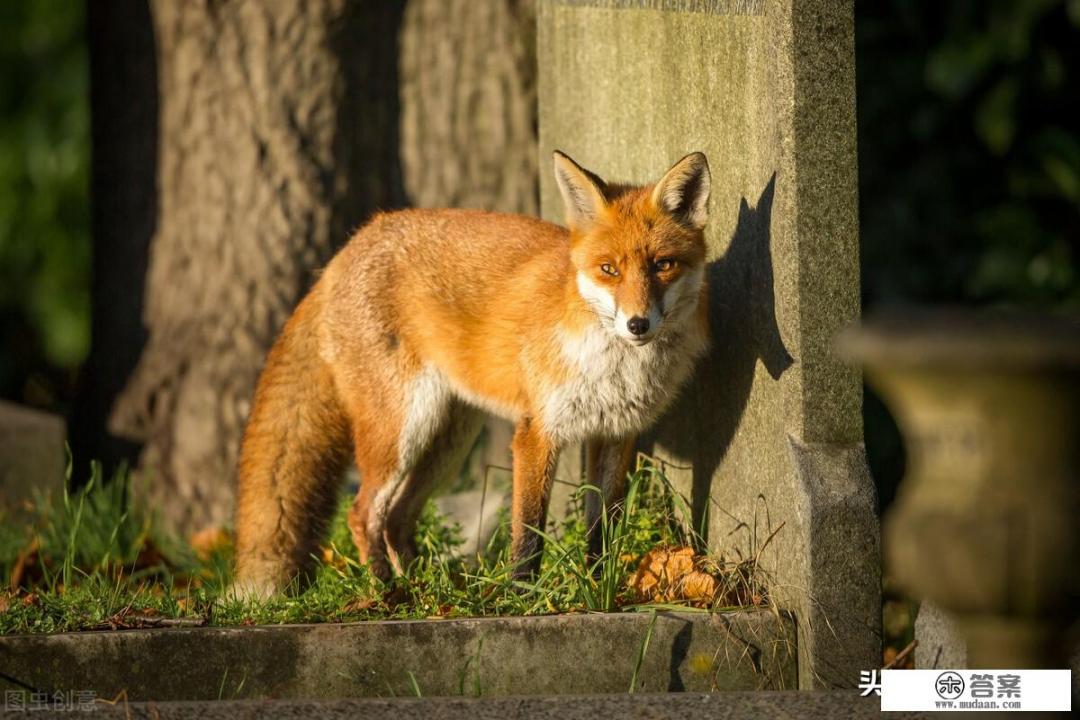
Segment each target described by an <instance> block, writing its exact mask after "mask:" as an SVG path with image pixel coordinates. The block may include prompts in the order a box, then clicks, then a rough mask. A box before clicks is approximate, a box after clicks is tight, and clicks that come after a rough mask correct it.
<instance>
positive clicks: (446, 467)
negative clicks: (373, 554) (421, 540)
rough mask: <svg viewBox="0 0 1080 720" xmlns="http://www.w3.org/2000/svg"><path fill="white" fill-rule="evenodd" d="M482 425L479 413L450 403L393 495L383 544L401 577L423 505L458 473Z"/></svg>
mask: <svg viewBox="0 0 1080 720" xmlns="http://www.w3.org/2000/svg"><path fill="white" fill-rule="evenodd" d="M483 424H484V416H483V414H482V413H481V412H480V411H478V410H476V409H475V408H472V407H469V406H468V405H466V404H465V403H463V402H460V401H457V400H455V401H452V403H451V406H450V408H449V410H448V412H447V416H446V420H445V422H444V424H443V426H442V428H441V429H440V431H439V432H438V433H437V434H436V435H435V437H434V438H433V439H432V441H431V444H430V445H429V446H428V448H427V450H426V451H425V452H424V453H423V455H422V456H421V458H420V461H419V462H418V463H417V464H416V466H415V467H414V468H413V470H412V472H411V473H409V475H408V477H407V478H406V479H405V481H404V483H402V485H401V487H400V489H399V490H398V491H397V493H396V494H395V495H394V498H393V499H392V501H391V504H390V509H389V514H388V515H387V518H386V529H385V540H386V549H387V555H388V557H389V560H390V564H391V565H392V566H393V568H394V569H395V570H396V571H397V572H398V573H404V572H405V570H406V569H407V568H408V565H409V563H410V562H411V561H412V559H413V558H414V557H416V543H415V539H414V535H415V532H416V522H417V520H419V518H420V514H421V512H422V511H423V509H424V504H425V503H426V502H427V500H428V498H430V497H431V494H432V493H433V492H435V490H437V489H438V488H440V487H442V486H444V485H445V484H447V483H448V482H449V481H450V480H451V479H452V478H453V477H454V476H455V475H456V474H457V473H458V472H460V471H461V468H462V466H463V465H464V464H465V458H466V457H467V456H468V454H469V451H470V450H471V449H472V447H473V444H474V443H475V442H476V438H477V436H479V434H480V430H481V429H482V428H483Z"/></svg>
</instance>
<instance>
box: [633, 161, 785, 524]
mask: <svg viewBox="0 0 1080 720" xmlns="http://www.w3.org/2000/svg"><path fill="white" fill-rule="evenodd" d="M775 190H776V174H775V173H773V176H772V178H771V179H770V180H769V182H768V184H767V185H766V186H765V188H764V190H762V192H761V196H760V197H759V198H758V201H757V203H756V204H755V205H754V207H753V208H751V207H750V205H749V204H748V203H747V201H746V198H743V199H742V200H741V202H740V205H739V217H738V222H737V223H736V226H735V231H734V233H733V235H732V239H731V244H730V245H729V246H728V250H727V252H726V253H724V255H723V257H721V258H719V259H717V260H715V261H713V262H711V263H709V265H708V268H707V276H708V280H709V297H708V302H709V327H710V335H711V349H710V351H709V353H708V354H707V355H706V356H705V357H704V358H702V359H701V361H700V362H699V363H698V366H697V368H696V370H695V373H694V375H693V377H692V378H691V379H690V380H689V381H688V382H687V384H686V387H684V388H683V390H682V392H681V393H680V395H679V399H678V400H677V401H676V402H675V404H674V405H673V406H672V407H671V408H670V409H669V410H668V411H667V413H666V414H665V415H664V417H663V418H662V419H661V420H660V422H659V423H658V424H657V426H656V429H655V430H654V431H653V432H652V433H650V434H649V435H648V436H646V437H645V438H644V439H643V440H644V442H643V443H642V446H643V449H645V450H646V451H651V450H652V449H653V448H654V447H655V446H656V445H662V446H663V447H664V448H665V450H666V451H667V452H668V453H670V454H672V455H674V456H675V457H676V458H678V460H677V461H676V463H675V464H678V465H679V466H680V467H681V466H683V465H684V464H688V465H690V466H691V467H692V471H691V477H692V483H691V497H690V501H691V502H690V504H691V512H692V520H693V524H694V528H695V529H697V530H699V531H700V532H701V533H702V538H703V540H706V541H707V540H708V538H707V537H706V534H707V533H708V522H707V517H708V511H709V500H710V498H709V489H710V484H711V482H712V477H713V474H714V473H715V472H716V468H717V467H718V466H719V465H720V462H721V461H722V460H723V458H724V455H725V454H726V453H727V450H728V447H729V446H730V445H731V441H732V439H733V438H734V436H735V432H736V430H737V429H738V427H739V422H740V420H741V419H742V415H743V412H744V411H745V410H746V405H747V402H748V401H749V398H750V390H751V387H752V385H753V382H754V371H755V368H756V365H757V361H758V360H759V359H760V360H761V362H762V364H763V365H764V367H765V369H766V371H767V372H768V373H769V376H770V377H771V378H772V380H773V381H776V380H779V379H780V376H781V375H783V374H784V372H785V371H787V369H788V368H789V367H791V365H792V364H793V363H794V362H795V360H794V359H793V358H792V357H791V355H790V354H789V353H788V350H787V348H786V347H785V346H784V341H783V338H782V337H781V335H780V328H779V326H778V324H777V320H776V298H775V293H774V290H773V262H772V237H771V229H770V228H771V224H772V206H773V199H774V196H775Z"/></svg>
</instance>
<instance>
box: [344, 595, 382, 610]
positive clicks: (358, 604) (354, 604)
mask: <svg viewBox="0 0 1080 720" xmlns="http://www.w3.org/2000/svg"><path fill="white" fill-rule="evenodd" d="M375 604H376V600H375V598H370V597H358V598H354V599H352V600H350V601H349V602H347V603H346V604H345V607H343V608H341V610H342V612H347V613H356V612H364V611H365V610H370V609H371V608H373V607H375Z"/></svg>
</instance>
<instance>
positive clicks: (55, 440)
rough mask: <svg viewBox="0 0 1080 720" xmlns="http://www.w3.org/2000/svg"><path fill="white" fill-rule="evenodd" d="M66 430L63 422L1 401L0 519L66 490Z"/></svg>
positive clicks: (51, 416) (43, 413)
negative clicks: (44, 496)
mask: <svg viewBox="0 0 1080 720" xmlns="http://www.w3.org/2000/svg"><path fill="white" fill-rule="evenodd" d="M66 439H67V430H66V429H65V427H64V420H63V418H60V417H57V416H56V415H52V414H50V413H46V412H42V411H40V410H34V409H32V408H28V407H23V406H21V405H15V404H14V403H9V402H4V401H2V400H0V518H4V517H5V513H7V512H8V511H14V510H16V509H17V508H19V507H21V506H22V505H23V503H25V502H26V501H29V500H33V499H34V492H35V491H38V492H41V493H42V494H48V493H51V494H53V495H58V494H59V493H61V492H63V489H64V470H65V468H66V467H67V453H66V452H65V450H64V442H65V440H66Z"/></svg>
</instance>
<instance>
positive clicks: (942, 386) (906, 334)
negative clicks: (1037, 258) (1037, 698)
mask: <svg viewBox="0 0 1080 720" xmlns="http://www.w3.org/2000/svg"><path fill="white" fill-rule="evenodd" d="M838 349H839V352H840V354H841V355H842V356H844V357H845V358H846V359H848V360H850V361H852V362H856V363H858V364H861V365H862V366H863V367H864V369H865V373H866V378H867V380H868V382H869V383H870V384H871V385H872V386H873V387H874V388H875V389H876V390H878V392H879V393H880V394H881V395H882V397H883V398H884V400H885V402H886V403H887V404H888V405H889V407H890V408H891V410H892V411H893V414H894V415H895V417H896V419H897V422H898V424H899V425H900V428H901V430H902V432H903V434H904V438H905V443H906V447H907V453H908V467H907V474H906V477H905V479H904V481H903V482H902V483H901V486H900V488H899V490H898V493H897V499H896V504H895V506H894V507H893V508H892V509H891V510H890V512H889V513H888V514H887V516H886V517H885V519H884V532H885V536H884V537H885V541H884V542H885V562H886V567H887V568H888V569H889V570H890V571H891V572H892V573H893V574H894V576H895V577H896V579H897V581H898V582H899V583H900V584H901V585H902V586H904V587H905V588H906V589H907V591H909V592H910V593H911V594H912V595H914V596H916V597H918V598H920V599H923V600H929V601H931V602H933V603H935V604H937V605H938V606H940V607H942V608H943V609H944V610H946V611H947V612H949V613H950V614H951V615H952V616H953V618H954V619H955V620H956V621H957V624H958V627H959V629H960V632H961V634H962V635H963V636H964V638H965V639H966V641H967V646H968V647H967V649H968V666H969V667H972V668H1047V667H1059V668H1061V667H1068V662H1067V655H1066V653H1067V652H1068V648H1067V647H1065V645H1066V638H1065V636H1066V633H1065V631H1066V629H1067V628H1069V627H1070V626H1071V624H1072V623H1073V622H1074V621H1075V620H1076V619H1077V598H1078V596H1080V595H1078V589H1080V587H1078V577H1080V552H1078V547H1080V501H1078V498H1080V323H1077V322H1073V321H1071V320H1067V319H1061V318H1048V317H1043V316H1035V317H1032V316H1019V315H1007V314H985V313H979V312H976V311H959V310H957V311H937V312H929V311H909V312H906V313H896V314H893V315H887V316H879V317H878V318H876V319H871V320H869V321H867V322H866V323H864V324H863V325H862V326H861V327H858V328H854V329H851V330H849V331H847V332H846V333H844V334H843V335H841V337H840V339H839V341H838Z"/></svg>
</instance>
